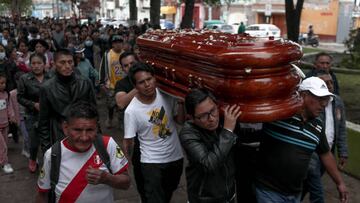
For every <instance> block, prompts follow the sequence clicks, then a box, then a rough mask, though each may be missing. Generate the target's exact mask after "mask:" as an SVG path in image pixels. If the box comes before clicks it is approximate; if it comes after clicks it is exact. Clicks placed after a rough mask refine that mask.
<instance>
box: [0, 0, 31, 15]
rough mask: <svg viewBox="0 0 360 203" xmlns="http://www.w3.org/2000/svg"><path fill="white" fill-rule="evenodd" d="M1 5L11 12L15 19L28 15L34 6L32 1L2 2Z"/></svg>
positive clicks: (6, 0) (12, 0) (13, 0)
mask: <svg viewBox="0 0 360 203" xmlns="http://www.w3.org/2000/svg"><path fill="white" fill-rule="evenodd" d="M1 3H3V6H4V7H7V8H8V9H9V10H11V14H12V16H13V17H14V16H21V14H25V13H27V12H28V11H29V10H30V9H31V6H32V0H2V1H1Z"/></svg>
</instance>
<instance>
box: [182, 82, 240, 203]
mask: <svg viewBox="0 0 360 203" xmlns="http://www.w3.org/2000/svg"><path fill="white" fill-rule="evenodd" d="M185 107H186V111H187V113H188V115H189V117H190V118H191V121H188V122H186V123H185V125H184V127H183V129H182V130H181V132H180V141H181V145H182V146H183V148H184V150H185V152H186V154H187V158H188V160H189V164H188V166H187V167H186V180H187V193H188V198H189V202H190V203H197V202H214V203H215V202H216V203H225V202H235V165H234V160H233V157H232V153H231V151H232V150H231V149H232V147H233V146H234V144H235V142H236V135H235V134H234V133H233V130H234V128H235V124H236V120H237V118H238V117H239V116H240V114H241V111H240V107H239V106H237V105H233V106H231V107H229V106H227V107H225V109H224V125H223V127H220V126H219V110H218V106H217V104H216V100H215V98H214V96H213V95H212V94H211V93H210V92H208V91H207V90H204V89H194V90H192V91H191V92H190V93H189V94H188V95H187V96H186V98H185ZM219 127H220V128H219Z"/></svg>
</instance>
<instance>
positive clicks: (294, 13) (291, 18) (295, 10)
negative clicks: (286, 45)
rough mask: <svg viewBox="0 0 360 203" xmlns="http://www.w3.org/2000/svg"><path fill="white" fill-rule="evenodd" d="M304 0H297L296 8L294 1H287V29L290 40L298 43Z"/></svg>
mask: <svg viewBox="0 0 360 203" xmlns="http://www.w3.org/2000/svg"><path fill="white" fill-rule="evenodd" d="M303 5H304V0H297V3H296V7H295V6H294V1H293V0H285V13H286V28H287V35H288V39H289V40H292V41H294V42H298V39H299V29H300V18H301V11H302V8H303Z"/></svg>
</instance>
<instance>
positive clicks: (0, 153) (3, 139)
mask: <svg viewBox="0 0 360 203" xmlns="http://www.w3.org/2000/svg"><path fill="white" fill-rule="evenodd" d="M8 131H9V127H5V128H0V165H1V166H3V165H5V164H7V163H8V155H7V153H8V147H7V144H8Z"/></svg>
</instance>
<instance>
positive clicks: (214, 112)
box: [194, 106, 219, 122]
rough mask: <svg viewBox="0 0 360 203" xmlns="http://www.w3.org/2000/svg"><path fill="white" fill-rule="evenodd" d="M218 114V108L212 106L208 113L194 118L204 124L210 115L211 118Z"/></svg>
mask: <svg viewBox="0 0 360 203" xmlns="http://www.w3.org/2000/svg"><path fill="white" fill-rule="evenodd" d="M218 113H219V110H218V107H217V106H214V107H213V108H212V109H211V110H210V111H209V112H205V113H202V114H200V115H198V116H194V117H195V118H196V119H198V120H200V121H201V122H206V121H207V120H209V119H210V115H211V116H212V117H215V116H217V115H218Z"/></svg>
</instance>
